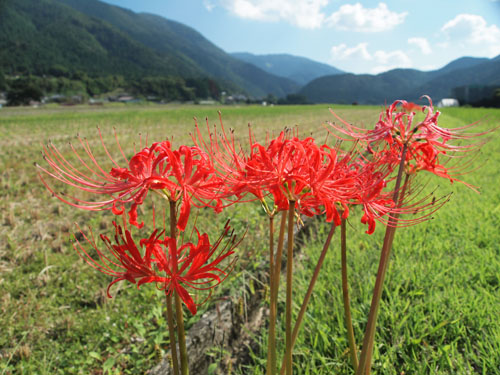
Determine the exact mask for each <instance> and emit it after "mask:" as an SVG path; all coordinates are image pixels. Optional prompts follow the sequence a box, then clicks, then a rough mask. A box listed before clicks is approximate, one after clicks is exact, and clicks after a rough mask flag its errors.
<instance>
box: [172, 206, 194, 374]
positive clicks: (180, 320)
mask: <svg viewBox="0 0 500 375" xmlns="http://www.w3.org/2000/svg"><path fill="white" fill-rule="evenodd" d="M169 203H170V238H173V239H174V240H175V241H177V216H176V210H175V209H176V205H177V202H176V201H172V200H171V201H169ZM175 248H177V246H175ZM171 256H172V257H174V259H172V263H173V267H174V269H173V272H174V273H176V272H177V254H171ZM174 290H175V289H174ZM174 294H175V296H174V298H175V314H176V320H177V338H178V340H179V352H180V353H179V354H180V359H181V375H188V374H189V368H188V359H187V349H186V334H185V331H184V316H183V314H182V301H181V297H180V296H179V294H178V293H175V292H174Z"/></svg>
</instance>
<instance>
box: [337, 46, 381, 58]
mask: <svg viewBox="0 0 500 375" xmlns="http://www.w3.org/2000/svg"><path fill="white" fill-rule="evenodd" d="M367 46H368V43H359V44H358V45H357V46H355V47H350V48H349V47H347V46H346V45H345V44H344V43H342V44H339V45H338V46H333V47H332V48H331V50H330V52H331V56H332V59H333V60H347V59H362V60H371V59H372V56H371V55H370V53H369V52H368V50H367V48H366V47H367Z"/></svg>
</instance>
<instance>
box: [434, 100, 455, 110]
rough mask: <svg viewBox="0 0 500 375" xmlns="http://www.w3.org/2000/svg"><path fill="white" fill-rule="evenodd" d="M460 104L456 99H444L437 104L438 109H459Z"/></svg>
mask: <svg viewBox="0 0 500 375" xmlns="http://www.w3.org/2000/svg"><path fill="white" fill-rule="evenodd" d="M459 105H460V103H459V102H458V100H457V99H455V98H443V99H441V100H440V101H439V102H438V103H437V105H436V106H437V107H438V108H443V107H458V106H459Z"/></svg>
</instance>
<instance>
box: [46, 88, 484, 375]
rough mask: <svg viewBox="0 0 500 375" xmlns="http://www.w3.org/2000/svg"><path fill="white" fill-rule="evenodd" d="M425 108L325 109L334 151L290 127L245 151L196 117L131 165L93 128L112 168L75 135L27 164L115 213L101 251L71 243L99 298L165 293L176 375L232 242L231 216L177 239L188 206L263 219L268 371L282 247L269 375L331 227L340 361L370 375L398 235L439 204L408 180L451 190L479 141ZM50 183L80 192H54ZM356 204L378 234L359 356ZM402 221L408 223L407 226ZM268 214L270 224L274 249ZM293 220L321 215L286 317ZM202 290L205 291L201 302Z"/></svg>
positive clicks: (231, 255)
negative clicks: (163, 220) (343, 144)
mask: <svg viewBox="0 0 500 375" xmlns="http://www.w3.org/2000/svg"><path fill="white" fill-rule="evenodd" d="M428 100H429V105H428V106H424V107H420V106H417V105H414V104H413V103H407V102H405V101H402V100H401V101H396V102H394V103H393V104H392V105H391V106H389V107H388V108H387V109H385V110H384V111H383V112H382V113H381V115H380V117H379V121H378V122H377V123H376V124H375V127H374V128H373V129H365V128H359V127H355V126H354V125H352V124H350V123H348V122H347V121H344V120H342V119H341V118H340V117H339V116H337V114H335V113H334V112H333V111H332V113H333V115H334V116H335V117H336V119H337V120H338V121H339V123H335V122H332V123H329V126H328V131H329V132H330V133H331V134H333V135H334V136H335V137H337V138H339V139H341V140H343V141H346V140H350V141H353V147H351V148H350V149H349V150H348V151H344V150H342V149H341V148H340V143H336V144H335V145H333V146H330V145H328V144H326V143H324V144H317V143H316V140H315V139H314V138H312V137H306V138H301V137H299V135H298V134H297V133H294V132H292V131H290V130H285V131H282V132H281V133H280V134H279V135H278V136H276V137H274V138H270V137H267V139H266V141H265V142H262V143H260V142H258V141H257V140H256V138H255V136H254V135H253V133H252V131H251V128H249V136H248V143H247V144H245V145H242V144H240V143H239V142H237V141H236V140H235V137H234V133H233V131H227V130H226V129H225V128H224V125H223V124H222V121H221V122H220V126H219V127H215V128H214V129H213V131H212V129H211V128H210V127H209V126H208V121H207V129H206V131H204V130H203V129H201V128H200V127H199V126H198V124H197V123H196V126H195V131H194V132H193V134H192V141H193V145H191V146H188V145H182V146H180V147H179V148H177V149H174V148H173V146H172V143H171V142H170V141H168V140H165V141H160V142H156V143H153V144H151V145H150V146H147V145H145V146H144V147H142V149H141V150H140V151H138V152H137V151H136V150H134V155H133V156H132V157H131V158H130V159H129V158H127V157H126V156H125V152H124V151H123V150H122V148H121V147H120V145H119V143H118V140H117V145H118V148H119V150H120V154H121V157H122V158H123V162H119V161H117V160H115V159H114V158H113V157H112V156H111V153H110V152H109V151H108V148H107V147H106V145H105V143H104V141H103V137H102V135H101V132H100V130H99V137H100V140H101V145H102V147H103V149H104V151H105V154H106V155H107V157H108V158H109V162H110V163H111V165H112V167H111V169H107V168H105V167H103V166H102V164H101V163H100V162H98V160H97V159H96V158H95V156H94V153H93V151H92V149H91V147H90V145H89V143H88V142H87V141H86V140H85V139H82V138H78V141H79V144H80V147H75V146H73V145H71V151H72V154H73V155H72V157H71V158H67V157H65V156H64V155H63V153H62V152H61V151H60V150H59V149H58V148H57V147H56V146H54V145H52V144H49V145H47V146H45V147H44V148H43V151H44V159H45V160H46V164H47V166H45V167H42V166H38V167H39V169H40V172H41V173H40V178H41V180H42V182H43V183H44V184H45V186H46V187H47V188H48V190H49V191H50V192H51V193H52V194H53V195H54V196H55V197H57V198H58V199H59V200H61V201H62V202H64V203H67V204H69V205H71V206H73V207H76V208H80V209H86V210H91V211H101V210H109V211H111V212H112V213H113V214H114V215H115V216H116V218H117V219H116V220H115V221H113V226H114V235H113V236H112V238H109V237H108V236H106V235H104V234H101V235H100V239H101V242H102V244H99V243H98V242H97V241H96V239H95V238H94V235H93V234H92V232H90V234H88V235H87V234H83V232H82V234H83V238H84V239H85V241H81V242H80V241H78V240H76V241H75V243H74V248H75V250H76V251H77V252H78V254H79V255H80V256H81V257H82V258H83V259H84V260H85V261H86V262H87V263H88V264H89V265H90V266H91V267H93V268H95V269H97V270H98V271H100V272H102V273H105V274H107V275H109V276H111V277H112V281H111V282H110V284H109V286H108V291H107V292H108V296H109V297H111V295H110V288H111V287H112V286H113V285H114V284H115V283H117V282H119V281H128V282H131V283H133V284H136V285H137V287H138V288H139V287H140V286H142V285H143V284H148V283H154V284H155V285H156V286H157V288H159V289H160V290H163V291H164V293H165V297H166V304H167V321H168V329H169V335H170V343H171V349H172V364H173V371H174V374H175V375H180V374H182V375H185V374H187V373H188V358H187V348H186V341H185V333H184V325H183V319H184V318H183V305H184V306H185V307H186V308H187V310H188V311H189V312H190V313H191V314H193V315H194V314H196V313H197V309H198V306H199V305H200V304H201V303H203V302H204V301H206V300H207V299H208V297H209V296H210V295H211V293H212V291H213V288H215V287H216V286H217V285H219V284H221V283H222V282H223V281H224V280H225V279H226V278H227V276H228V274H229V273H230V271H231V269H232V268H233V267H234V264H235V261H236V252H237V246H238V245H239V243H240V241H241V240H240V239H237V238H236V236H235V235H234V234H233V231H232V229H231V227H230V225H229V222H228V223H227V224H226V225H225V227H224V229H223V230H222V233H221V235H220V236H219V237H218V238H217V239H216V240H215V241H211V240H210V238H209V235H208V234H206V233H203V234H201V233H200V232H199V231H198V230H197V229H196V228H194V232H195V233H196V236H195V237H196V240H191V239H189V240H188V241H184V235H183V233H184V232H185V231H186V228H187V227H188V223H189V220H190V218H191V217H192V215H191V211H192V210H193V209H195V208H201V207H209V208H212V209H213V210H214V211H215V212H217V213H220V212H223V211H224V208H226V207H228V206H230V205H233V204H244V203H246V202H249V201H258V202H260V204H261V205H262V207H263V208H264V210H265V212H266V214H267V216H268V219H269V253H268V254H269V258H268V259H269V291H270V293H269V301H268V303H269V332H268V337H269V339H268V358H267V367H266V372H267V374H268V375H273V374H277V373H278V370H279V369H278V364H277V358H278V355H277V350H276V347H277V344H276V343H277V326H278V316H279V313H280V311H279V310H278V296H279V287H280V280H281V265H282V257H283V255H284V254H283V252H284V250H285V240H286V241H287V245H286V252H285V255H286V277H285V279H284V283H285V287H286V291H285V294H286V303H285V311H284V313H285V314H284V315H285V318H284V322H285V352H284V355H283V362H282V365H281V372H280V373H281V374H284V373H286V374H287V375H291V374H292V373H293V346H294V343H295V340H296V338H297V335H298V333H299V330H300V326H301V322H302V319H303V317H304V315H305V312H306V309H307V305H308V303H309V300H310V297H311V295H312V293H313V290H314V285H315V283H316V281H317V279H318V277H319V275H320V270H321V267H322V264H323V262H324V260H325V257H326V255H327V252H328V249H329V248H330V244H331V241H332V238H333V236H334V233H335V229H336V227H339V226H340V227H341V247H340V248H341V262H342V267H341V269H342V293H343V301H344V311H345V318H346V326H347V332H348V341H349V351H350V357H351V362H352V366H353V369H354V370H355V372H356V374H357V375H366V374H369V373H370V367H371V355H372V350H373V342H374V335H375V328H376V320H377V314H378V309H379V305H380V296H381V292H382V286H383V282H384V277H385V273H386V270H387V264H388V260H389V255H390V252H391V248H392V242H393V239H394V235H395V232H396V228H398V227H405V226H409V225H414V224H417V223H420V222H422V221H425V220H427V219H428V218H429V217H430V216H431V215H432V214H433V213H434V212H435V211H436V210H437V209H439V208H440V207H442V206H443V205H444V204H445V203H446V201H447V200H448V197H443V198H438V199H435V198H434V197H433V196H432V195H428V196H423V197H420V196H419V193H420V191H421V190H422V189H420V187H419V185H418V180H417V176H418V174H419V172H421V171H426V172H430V173H432V174H434V175H436V176H438V177H441V178H445V179H447V180H449V181H450V182H452V183H453V182H455V181H459V182H462V181H460V180H459V176H461V174H463V172H464V170H466V169H467V168H468V167H469V166H470V164H469V162H468V161H467V160H468V159H466V158H465V156H468V155H469V154H470V153H473V152H474V151H477V150H478V149H479V148H480V146H481V143H476V144H474V143H467V141H468V140H470V139H474V138H476V137H478V136H481V135H484V134H485V133H466V132H465V131H466V130H468V129H469V128H470V127H472V126H473V125H470V126H465V127H462V128H458V129H453V130H450V129H446V128H443V127H440V126H438V117H439V112H435V111H434V108H433V106H432V102H431V100H430V99H429V98H428ZM415 111H422V112H423V115H420V117H423V120H421V121H419V122H418V121H417V118H418V117H419V116H418V115H417V113H416V112H415ZM115 138H116V139H117V137H116V135H115ZM455 141H458V143H457V142H455ZM70 159H71V160H70ZM74 160H76V162H75V161H74ZM450 160H451V161H452V163H451V164H452V165H449V164H450V163H449V161H450ZM50 181H52V182H50ZM54 181H56V182H61V183H64V184H66V185H68V186H69V187H70V188H71V189H72V190H74V191H80V193H72V194H63V193H58V192H57V191H56V189H55V187H54V186H53V182H54ZM467 186H469V185H467ZM87 195H91V196H92V198H87V197H86V196H87ZM152 195H156V196H159V197H160V198H161V199H162V200H163V201H164V202H168V212H169V218H168V220H169V225H168V228H167V226H166V224H164V225H163V228H161V227H159V228H157V227H156V221H155V207H154V206H152V207H153V208H152V211H153V219H152V220H144V218H143V217H142V215H143V214H142V213H140V212H141V210H138V208H139V207H140V206H142V205H145V204H149V205H152V204H151V203H150V202H151V199H150V197H151V196H152ZM356 209H359V210H361V211H362V215H361V222H362V223H363V224H364V225H366V226H367V229H366V233H367V234H372V233H373V232H374V231H375V230H376V227H377V222H378V223H381V224H382V225H384V226H385V227H386V234H385V238H384V243H383V245H382V251H381V257H380V264H379V271H378V273H377V279H376V284H375V287H374V293H373V298H372V305H371V310H370V314H369V317H368V323H367V327H366V331H365V335H364V340H363V343H362V346H361V348H362V349H361V355H360V356H359V357H358V349H357V344H356V342H355V339H354V337H355V335H354V330H353V326H352V319H351V316H350V301H349V290H348V277H347V276H348V275H347V248H346V243H347V240H346V236H347V234H346V222H347V220H348V219H349V217H350V213H351V212H352V211H353V210H356ZM407 214H411V217H410V218H406V215H407ZM140 216H141V217H140ZM278 216H280V217H281V223H280V229H279V235H278V238H277V244H275V236H274V231H275V228H274V227H275V218H276V217H278ZM304 216H305V217H312V216H319V217H323V218H324V221H326V222H328V223H330V225H331V228H330V231H329V234H328V237H327V239H326V241H325V244H324V247H323V250H322V252H321V254H320V257H319V258H318V261H317V265H316V268H315V270H314V272H313V274H312V275H311V279H310V284H309V287H308V290H307V291H306V294H305V297H304V299H303V302H302V305H301V308H300V311H299V312H298V316H297V319H296V321H295V322H293V321H292V316H293V299H294V293H293V267H294V265H293V246H294V244H293V242H294V241H293V238H294V226H295V225H296V224H298V223H300V222H301V221H302V217H304ZM118 223H121V224H118ZM150 227H151V229H149V228H150ZM167 229H168V230H167ZM145 230H148V231H149V232H148V233H150V234H149V235H148V236H146V237H144V235H141V233H144V231H145ZM181 234H182V235H181ZM82 242H84V243H82ZM89 247H90V248H91V249H92V250H93V251H92V252H90V251H89V250H88V248H89ZM92 253H95V254H96V256H92V255H91V254H92ZM203 292H205V293H203ZM202 294H205V296H204V298H201V299H200V296H201V295H202ZM176 327H177V333H176V329H175V328H176ZM176 337H177V338H176ZM177 341H178V343H179V346H178V350H177V347H176V345H177V344H176V342H177Z"/></svg>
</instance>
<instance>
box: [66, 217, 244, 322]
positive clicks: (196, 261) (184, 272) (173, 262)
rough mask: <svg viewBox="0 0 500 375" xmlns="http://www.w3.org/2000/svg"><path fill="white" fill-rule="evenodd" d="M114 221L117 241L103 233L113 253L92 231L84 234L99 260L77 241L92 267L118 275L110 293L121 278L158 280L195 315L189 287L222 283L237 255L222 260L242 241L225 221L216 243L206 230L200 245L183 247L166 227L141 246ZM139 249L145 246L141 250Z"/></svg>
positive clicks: (139, 282) (142, 281) (143, 281)
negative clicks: (97, 241)
mask: <svg viewBox="0 0 500 375" xmlns="http://www.w3.org/2000/svg"><path fill="white" fill-rule="evenodd" d="M113 224H114V226H115V236H114V243H113V242H112V241H111V240H110V239H109V238H108V237H106V236H104V235H101V239H102V240H103V242H104V243H105V245H106V247H107V250H108V251H109V253H110V254H111V255H112V257H110V256H107V255H106V254H104V253H103V252H102V251H101V250H99V247H98V246H97V244H96V242H95V240H94V238H93V236H90V237H87V236H85V235H84V238H85V239H86V241H87V242H88V243H89V244H90V245H91V246H92V248H93V249H94V250H95V252H96V253H97V256H98V258H99V260H96V259H94V258H93V257H92V256H91V255H90V254H89V253H88V251H86V250H85V247H84V246H82V245H81V244H80V242H79V241H78V240H77V241H76V242H75V244H74V248H75V250H76V251H77V252H78V254H79V255H80V256H81V257H82V258H83V259H84V260H85V261H86V262H87V263H88V264H89V265H90V266H92V267H93V268H95V269H97V270H99V271H101V272H103V273H105V274H106V275H110V276H112V277H114V278H115V279H114V280H113V281H112V282H111V283H110V284H109V286H108V297H110V298H111V295H110V294H109V289H110V288H111V286H113V284H115V283H117V282H119V281H122V280H127V281H129V282H131V283H133V284H137V287H138V288H139V287H140V286H141V285H142V284H146V283H156V284H157V286H158V287H159V288H160V289H162V290H164V291H165V294H167V295H171V294H172V293H174V292H175V293H178V294H179V296H180V297H181V299H182V300H183V302H184V303H185V304H186V306H187V308H188V309H189V311H190V312H191V313H192V314H193V315H194V314H196V310H197V308H196V306H197V304H196V303H195V302H194V300H193V298H192V297H191V295H190V294H189V292H188V289H195V290H211V289H212V288H214V287H215V286H217V285H218V284H220V283H221V282H222V281H223V280H224V279H225V278H226V277H227V275H228V271H229V270H230V269H231V268H232V265H233V264H234V262H235V260H236V259H235V258H234V259H233V260H232V261H231V262H229V263H227V264H225V265H224V266H223V263H224V261H225V260H226V259H227V258H228V257H229V256H230V255H232V254H234V249H235V247H236V246H238V244H239V242H240V241H237V240H236V237H235V236H234V235H233V233H232V231H231V227H230V226H229V225H227V224H226V227H225V228H224V231H223V232H222V234H221V235H220V237H219V238H218V239H217V240H216V241H215V243H213V244H210V240H209V238H208V235H207V234H201V235H200V234H199V233H198V232H197V235H198V242H197V243H196V244H194V243H192V242H187V243H184V244H183V245H181V246H180V247H179V246H178V244H177V240H176V239H175V238H170V237H167V236H163V233H164V232H160V233H158V230H155V231H153V233H152V234H151V235H150V236H149V237H148V238H143V239H141V240H140V241H139V247H138V246H137V244H136V242H135V241H134V240H133V238H132V235H131V233H130V231H128V230H126V229H125V230H124V229H123V228H122V227H121V226H119V225H117V224H116V223H115V222H113ZM162 237H163V239H162ZM224 241H225V243H223V242H224ZM140 248H143V249H144V250H143V251H142V254H141V251H140V250H139V249H140Z"/></svg>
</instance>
